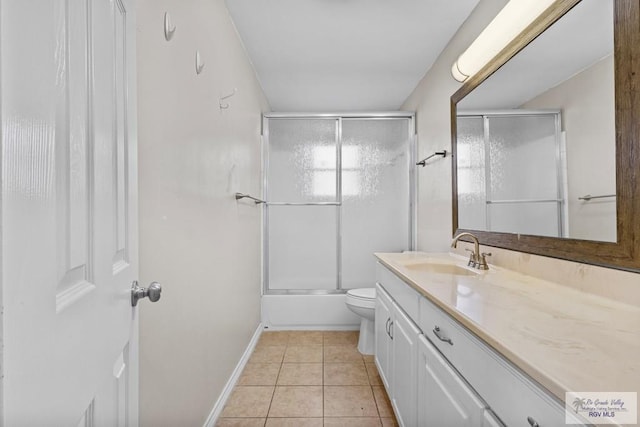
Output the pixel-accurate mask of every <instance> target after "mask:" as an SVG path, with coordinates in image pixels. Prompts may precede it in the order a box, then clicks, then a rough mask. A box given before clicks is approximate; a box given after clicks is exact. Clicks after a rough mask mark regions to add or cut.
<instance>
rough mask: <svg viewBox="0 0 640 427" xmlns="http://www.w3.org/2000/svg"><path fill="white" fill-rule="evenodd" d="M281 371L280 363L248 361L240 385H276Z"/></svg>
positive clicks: (239, 380)
mask: <svg viewBox="0 0 640 427" xmlns="http://www.w3.org/2000/svg"><path fill="white" fill-rule="evenodd" d="M279 372H280V364H279V363H247V365H246V366H245V367H244V370H243V371H242V375H240V378H239V379H238V385H276V380H277V379H278V373H279Z"/></svg>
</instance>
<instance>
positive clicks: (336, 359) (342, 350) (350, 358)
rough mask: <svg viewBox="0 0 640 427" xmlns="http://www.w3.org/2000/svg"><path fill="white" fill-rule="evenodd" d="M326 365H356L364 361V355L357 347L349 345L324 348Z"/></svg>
mask: <svg viewBox="0 0 640 427" xmlns="http://www.w3.org/2000/svg"><path fill="white" fill-rule="evenodd" d="M324 362H325V363H354V362H360V363H363V361H362V355H361V354H360V352H359V351H358V349H357V348H356V347H352V346H348V345H335V346H327V345H325V347H324Z"/></svg>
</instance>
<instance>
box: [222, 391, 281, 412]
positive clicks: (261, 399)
mask: <svg viewBox="0 0 640 427" xmlns="http://www.w3.org/2000/svg"><path fill="white" fill-rule="evenodd" d="M273 389H274V387H265V386H238V387H236V388H234V389H233V392H232V393H231V396H230V397H229V400H228V401H227V404H226V406H225V407H224V410H223V411H222V417H223V418H236V417H247V418H250V417H255V418H257V417H266V416H267V412H268V411H269V403H271V397H272V396H273Z"/></svg>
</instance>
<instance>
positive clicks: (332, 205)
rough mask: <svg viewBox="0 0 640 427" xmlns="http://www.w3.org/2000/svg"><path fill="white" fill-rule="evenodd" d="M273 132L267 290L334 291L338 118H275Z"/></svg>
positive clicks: (268, 189) (269, 168)
mask: <svg viewBox="0 0 640 427" xmlns="http://www.w3.org/2000/svg"><path fill="white" fill-rule="evenodd" d="M268 130H269V131H268V150H267V153H266V155H267V162H268V163H267V170H266V180H267V183H268V185H267V186H266V189H265V197H266V199H267V200H268V201H269V203H268V205H267V207H266V210H267V212H266V215H267V221H266V223H267V224H268V226H267V227H268V229H267V251H266V255H265V261H266V265H267V267H268V268H267V277H266V279H267V281H268V289H269V290H275V291H278V290H280V291H283V290H289V291H303V290H325V291H326V290H335V289H336V288H337V282H338V257H337V254H336V248H337V246H338V233H337V230H338V217H339V211H338V204H339V202H338V161H337V157H338V120H337V119H335V118H334V119H295V118H291V119H270V120H269V127H268Z"/></svg>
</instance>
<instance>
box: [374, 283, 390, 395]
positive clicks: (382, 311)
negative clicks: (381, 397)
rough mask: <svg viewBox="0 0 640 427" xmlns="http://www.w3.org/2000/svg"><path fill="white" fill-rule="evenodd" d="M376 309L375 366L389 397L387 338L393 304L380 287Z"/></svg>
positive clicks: (388, 340) (378, 287) (378, 288)
mask: <svg viewBox="0 0 640 427" xmlns="http://www.w3.org/2000/svg"><path fill="white" fill-rule="evenodd" d="M376 296H377V298H376V309H375V320H374V322H375V336H376V341H375V345H376V350H375V355H376V365H377V366H378V371H379V372H380V378H381V379H382V382H383V383H384V385H385V387H386V388H387V391H388V393H389V395H390V396H391V395H392V390H391V383H390V382H389V379H390V377H389V368H390V366H391V337H390V336H389V333H388V330H389V324H390V323H391V308H392V304H393V302H392V301H391V298H390V297H389V296H388V295H387V293H386V292H385V291H384V290H383V289H382V287H381V286H380V285H376Z"/></svg>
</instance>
